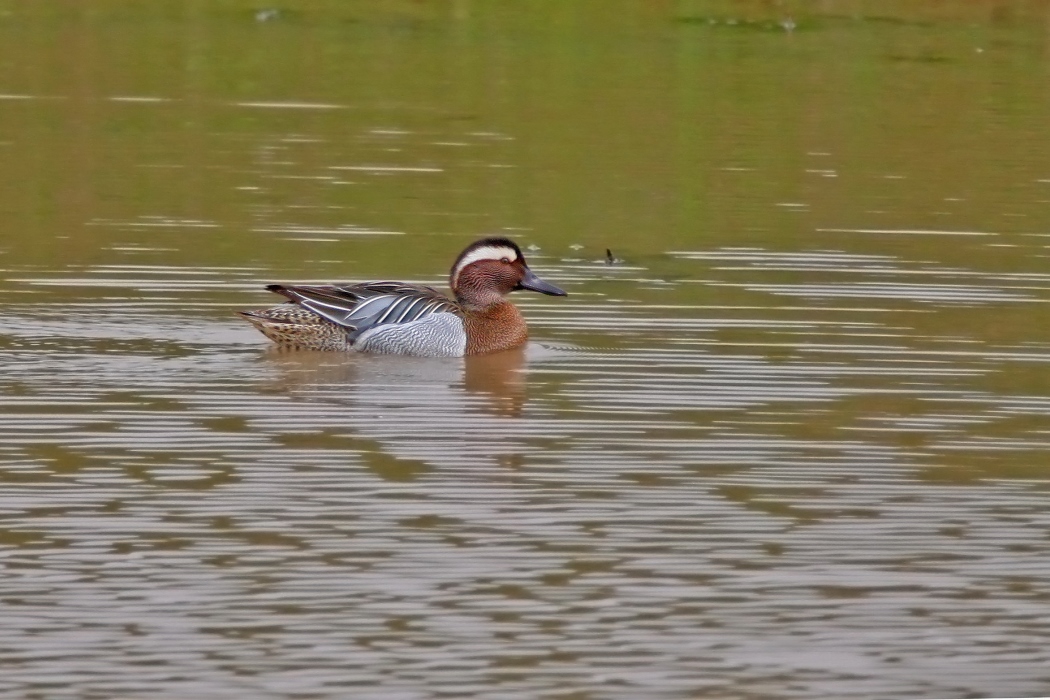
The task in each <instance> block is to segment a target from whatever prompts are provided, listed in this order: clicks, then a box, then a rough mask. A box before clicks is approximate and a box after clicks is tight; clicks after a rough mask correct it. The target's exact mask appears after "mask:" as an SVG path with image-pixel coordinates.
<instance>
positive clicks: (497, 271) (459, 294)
mask: <svg viewBox="0 0 1050 700" xmlns="http://www.w3.org/2000/svg"><path fill="white" fill-rule="evenodd" d="M449 286H450V287H452V292H453V293H454V294H455V295H456V300H457V301H458V302H459V303H460V304H463V305H464V306H467V307H471V308H480V309H485V308H488V307H490V306H493V305H495V304H499V303H500V302H502V301H503V297H504V296H505V295H507V294H509V293H511V292H513V291H517V290H519V289H528V290H530V291H533V292H539V293H540V294H549V295H551V296H556V297H563V296H566V292H565V291H563V290H561V289H559V288H558V287H555V286H554V285H553V284H551V283H549V282H544V281H543V280H541V279H540V278H539V277H537V276H536V275H535V273H533V271H532V270H530V269H529V266H528V265H527V264H526V262H525V256H524V255H522V253H521V248H519V247H518V246H517V244H515V243H514V241H511V240H510V239H508V238H482V239H481V240H480V241H475V242H474V243H471V244H470V245H469V246H467V248H466V249H465V250H464V251H463V252H462V253H460V254H459V257H458V258H456V262H455V263H454V264H453V265H452V273H451V275H450V278H449Z"/></svg>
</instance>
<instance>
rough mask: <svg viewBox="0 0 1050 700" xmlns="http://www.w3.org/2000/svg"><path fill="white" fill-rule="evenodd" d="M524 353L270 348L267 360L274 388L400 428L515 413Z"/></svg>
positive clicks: (521, 397)
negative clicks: (274, 372)
mask: <svg viewBox="0 0 1050 700" xmlns="http://www.w3.org/2000/svg"><path fill="white" fill-rule="evenodd" d="M528 352H529V351H528V349H527V346H525V347H518V348H513V349H511V350H505V351H503V352H496V353H490V354H486V355H476V356H467V357H464V358H462V359H459V360H450V359H448V358H427V357H404V356H391V355H384V356H374V355H364V354H355V355H344V354H333V353H330V352H324V351H308V350H307V351H304V350H297V351H291V352H289V351H283V350H281V349H279V348H273V349H271V350H269V351H268V352H267V353H266V357H267V359H268V360H269V361H270V362H271V363H272V364H273V365H274V366H275V367H277V368H278V369H279V370H280V374H279V377H278V378H277V380H276V382H275V384H276V386H277V387H279V388H281V389H283V390H292V391H295V392H296V393H298V394H300V395H302V394H303V393H306V394H307V395H312V396H315V397H317V398H324V399H327V400H335V401H339V402H350V403H352V404H353V405H354V407H355V408H357V409H364V408H366V407H367V406H374V407H375V409H376V410H377V411H379V412H382V414H383V415H384V417H385V418H388V419H389V418H394V419H396V420H399V421H404V423H405V425H404V428H405V429H406V430H407V429H410V426H409V425H408V424H409V423H411V422H414V421H416V420H423V419H425V418H426V416H427V415H440V416H442V418H443V419H447V418H450V417H452V416H454V415H455V414H457V413H459V412H464V413H468V414H470V413H476V412H478V411H480V412H482V413H487V414H491V415H496V416H507V417H517V416H520V415H521V412H522V408H523V407H524V404H525V399H526V397H527V392H526V388H527V382H526V377H525V365H526V356H527V354H528Z"/></svg>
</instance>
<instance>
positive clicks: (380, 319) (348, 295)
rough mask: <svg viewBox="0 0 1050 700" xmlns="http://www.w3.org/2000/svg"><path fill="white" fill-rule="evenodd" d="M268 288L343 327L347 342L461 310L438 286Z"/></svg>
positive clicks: (369, 284)
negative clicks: (381, 330)
mask: <svg viewBox="0 0 1050 700" xmlns="http://www.w3.org/2000/svg"><path fill="white" fill-rule="evenodd" d="M267 289H269V290H270V291H271V292H276V293H277V294H280V295H282V296H284V297H287V298H288V299H290V300H291V301H294V302H295V303H296V304H298V305H299V306H301V307H302V308H304V309H308V310H309V311H312V312H313V313H315V314H317V315H318V316H320V317H321V318H324V319H327V320H328V321H331V322H332V323H334V324H336V325H338V326H341V327H343V328H345V329H346V332H347V338H348V339H349V340H350V342H354V340H356V339H357V338H358V336H360V335H361V334H363V333H365V332H367V331H370V330H373V329H379V328H381V327H385V326H391V327H394V326H399V325H403V324H408V323H412V322H413V321H418V320H420V319H422V318H425V317H427V316H430V315H431V314H434V313H441V312H445V313H453V314H456V315H457V316H458V315H459V313H460V312H459V308H458V307H457V306H456V303H455V302H454V301H452V300H451V299H449V298H448V297H446V296H445V295H443V294H441V293H440V292H438V291H437V290H435V289H432V288H430V287H424V286H417V285H411V284H403V283H400V282H366V283H364V284H348V285H317V286H313V285H283V284H271V285H269V286H267Z"/></svg>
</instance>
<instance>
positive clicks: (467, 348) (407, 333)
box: [240, 238, 566, 357]
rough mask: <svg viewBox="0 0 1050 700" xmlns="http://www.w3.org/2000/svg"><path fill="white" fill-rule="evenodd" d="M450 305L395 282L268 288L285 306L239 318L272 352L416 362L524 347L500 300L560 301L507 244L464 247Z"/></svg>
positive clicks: (508, 307)
mask: <svg viewBox="0 0 1050 700" xmlns="http://www.w3.org/2000/svg"><path fill="white" fill-rule="evenodd" d="M449 286H450V287H451V288H452V293H453V295H454V297H455V298H454V299H450V298H449V297H447V296H445V295H444V294H441V293H440V292H438V291H437V290H435V289H432V288H431V287H425V286H422V285H413V284H405V283H402V282H363V283H359V284H340V285H317V286H314V285H284V284H271V285H268V286H267V287H266V288H267V289H269V290H270V291H271V292H276V293H277V294H280V295H282V296H284V297H287V298H288V300H289V303H285V304H281V305H279V306H274V307H272V308H269V309H263V310H261V311H242V312H240V313H241V315H242V316H244V317H245V318H246V319H248V320H249V321H250V322H251V323H252V324H253V325H254V326H255V327H256V328H258V329H259V330H260V331H262V333H263V335H265V336H266V337H267V338H269V339H271V340H273V341H274V342H275V343H277V344H278V345H279V346H282V347H286V348H302V349H309V350H344V351H356V352H373V353H385V354H393V355H417V356H424V357H460V356H463V355H480V354H483V353H489V352H496V351H498V350H508V349H510V348H514V347H518V346H519V345H522V344H524V343H525V341H526V340H527V339H528V329H527V328H526V326H525V319H524V318H522V316H521V312H519V311H518V309H517V308H516V307H515V306H514V305H513V304H511V303H510V302H509V301H507V300H506V299H505V298H504V297H505V295H507V294H508V293H510V292H513V291H516V290H518V289H529V290H532V291H534V292H539V293H541V294H549V295H551V296H565V295H566V293H565V292H564V291H562V290H561V289H559V288H558V287H555V286H554V285H553V284H550V283H548V282H544V281H543V280H541V279H540V278H539V277H537V276H536V275H535V274H534V273H533V272H532V270H530V269H529V267H528V265H527V264H526V263H525V256H524V255H522V253H521V249H520V248H519V247H518V246H517V245H516V244H515V243H514V242H513V241H511V240H509V239H507V238H483V239H481V240H479V241H475V242H474V243H471V244H470V245H469V246H467V248H466V249H465V250H464V251H463V252H462V253H460V254H459V257H457V258H456V261H455V263H453V265H452V272H451V274H450V275H449Z"/></svg>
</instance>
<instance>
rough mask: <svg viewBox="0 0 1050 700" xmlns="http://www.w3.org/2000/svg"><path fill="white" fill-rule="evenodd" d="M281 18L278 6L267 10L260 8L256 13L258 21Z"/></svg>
mask: <svg viewBox="0 0 1050 700" xmlns="http://www.w3.org/2000/svg"><path fill="white" fill-rule="evenodd" d="M280 18H281V11H280V10H278V9H276V8H272V7H271V8H270V9H267V10H259V11H258V12H256V13H255V21H256V22H271V21H273V20H275V19H280Z"/></svg>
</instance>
